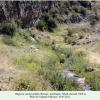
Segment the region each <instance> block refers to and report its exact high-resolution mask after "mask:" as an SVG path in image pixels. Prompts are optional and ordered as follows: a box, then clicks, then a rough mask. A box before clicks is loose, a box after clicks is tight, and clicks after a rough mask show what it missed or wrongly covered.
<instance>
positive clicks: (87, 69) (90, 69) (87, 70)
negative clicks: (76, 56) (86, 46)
mask: <svg viewBox="0 0 100 100" xmlns="http://www.w3.org/2000/svg"><path fill="white" fill-rule="evenodd" d="M92 71H94V68H92V67H89V68H85V72H92Z"/></svg>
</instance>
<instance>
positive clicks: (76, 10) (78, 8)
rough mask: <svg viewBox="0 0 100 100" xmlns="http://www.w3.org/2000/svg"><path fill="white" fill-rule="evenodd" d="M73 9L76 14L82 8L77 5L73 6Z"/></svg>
mask: <svg viewBox="0 0 100 100" xmlns="http://www.w3.org/2000/svg"><path fill="white" fill-rule="evenodd" d="M72 9H73V10H74V11H75V12H77V13H78V12H79V11H80V6H77V5H75V6H72Z"/></svg>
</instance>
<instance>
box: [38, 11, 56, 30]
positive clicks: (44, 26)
mask: <svg viewBox="0 0 100 100" xmlns="http://www.w3.org/2000/svg"><path fill="white" fill-rule="evenodd" d="M36 27H37V29H39V30H41V31H44V30H47V31H50V32H53V29H55V28H56V27H57V23H56V21H55V19H54V18H53V17H52V16H51V15H49V14H48V13H44V14H43V15H42V16H41V18H40V21H39V23H38V24H37V26H36Z"/></svg>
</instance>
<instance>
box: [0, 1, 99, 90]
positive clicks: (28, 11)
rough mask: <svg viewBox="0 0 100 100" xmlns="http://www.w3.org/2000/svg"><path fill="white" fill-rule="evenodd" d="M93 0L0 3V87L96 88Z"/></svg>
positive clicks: (95, 7)
mask: <svg viewBox="0 0 100 100" xmlns="http://www.w3.org/2000/svg"><path fill="white" fill-rule="evenodd" d="M99 6H100V3H99V1H95V2H94V1H92V2H88V1H27V2H26V1H0V90H1V91H8V90H9V91H13V90H15V91H16V90H18V91H22V90H23V91H56V90H57V91H81V90H82V91H99V90H100V85H99V83H100V48H99V45H100V39H99V36H100V34H99V33H100V7H99Z"/></svg>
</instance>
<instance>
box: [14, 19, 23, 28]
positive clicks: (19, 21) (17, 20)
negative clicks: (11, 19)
mask: <svg viewBox="0 0 100 100" xmlns="http://www.w3.org/2000/svg"><path fill="white" fill-rule="evenodd" d="M15 23H16V24H17V26H18V27H20V26H21V25H22V21H21V19H15Z"/></svg>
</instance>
